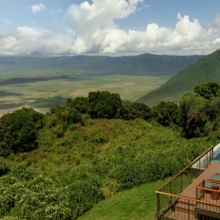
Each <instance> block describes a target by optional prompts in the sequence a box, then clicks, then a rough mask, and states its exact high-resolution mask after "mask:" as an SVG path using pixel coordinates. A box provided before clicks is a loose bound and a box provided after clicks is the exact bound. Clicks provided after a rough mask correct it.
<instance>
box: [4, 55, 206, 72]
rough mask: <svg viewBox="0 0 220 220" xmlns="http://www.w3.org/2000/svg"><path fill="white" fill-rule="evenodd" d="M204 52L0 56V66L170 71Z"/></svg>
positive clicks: (6, 68)
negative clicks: (186, 53) (191, 53)
mask: <svg viewBox="0 0 220 220" xmlns="http://www.w3.org/2000/svg"><path fill="white" fill-rule="evenodd" d="M203 57H204V56H196V55H195V56H169V55H152V54H142V55H138V56H123V57H108V56H84V55H81V56H62V57H0V70H2V71H7V70H11V69H32V70H34V69H78V70H96V71H97V73H101V74H121V75H154V76H155V75H170V74H171V75H173V74H175V73H176V72H178V71H180V70H182V69H184V68H185V67H187V66H189V65H191V64H193V63H195V62H197V61H198V60H200V59H202V58H203Z"/></svg>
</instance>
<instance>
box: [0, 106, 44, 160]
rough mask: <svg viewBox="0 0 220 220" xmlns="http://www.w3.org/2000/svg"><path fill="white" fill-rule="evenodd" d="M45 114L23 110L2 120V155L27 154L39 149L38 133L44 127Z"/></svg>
mask: <svg viewBox="0 0 220 220" xmlns="http://www.w3.org/2000/svg"><path fill="white" fill-rule="evenodd" d="M43 118H44V117H43V114H41V113H39V112H36V111H34V110H33V109H30V108H22V109H20V110H16V111H14V112H13V113H8V114H5V115H3V116H2V117H1V118H0V155H1V156H8V155H9V154H10V153H11V152H14V153H17V152H25V151H30V150H33V149H35V148H36V147H37V145H38V144H37V133H38V130H39V129H40V128H42V127H43V125H44V123H43Z"/></svg>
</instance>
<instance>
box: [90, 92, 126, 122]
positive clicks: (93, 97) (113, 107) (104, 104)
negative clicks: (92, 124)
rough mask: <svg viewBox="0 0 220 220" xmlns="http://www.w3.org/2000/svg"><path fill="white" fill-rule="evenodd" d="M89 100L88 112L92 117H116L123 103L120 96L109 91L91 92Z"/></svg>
mask: <svg viewBox="0 0 220 220" xmlns="http://www.w3.org/2000/svg"><path fill="white" fill-rule="evenodd" d="M88 101H89V107H88V113H89V114H90V116H91V117H92V118H108V119H112V118H115V115H116V112H117V109H118V108H120V107H121V105H122V103H121V98H120V96H119V95H118V94H117V93H110V92H108V91H103V92H100V91H97V92H90V93H89V95H88Z"/></svg>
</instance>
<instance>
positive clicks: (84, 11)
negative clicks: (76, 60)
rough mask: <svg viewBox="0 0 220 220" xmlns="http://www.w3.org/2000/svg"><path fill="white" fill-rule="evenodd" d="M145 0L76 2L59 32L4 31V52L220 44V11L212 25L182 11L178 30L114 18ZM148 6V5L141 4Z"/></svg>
mask: <svg viewBox="0 0 220 220" xmlns="http://www.w3.org/2000/svg"><path fill="white" fill-rule="evenodd" d="M141 2H143V1H142V0H130V1H126V0H93V1H92V3H89V2H84V3H82V4H80V5H75V4H73V5H71V6H70V7H69V8H68V9H67V11H66V14H65V18H66V20H67V21H68V25H69V26H68V27H67V29H66V31H65V32H64V33H62V34H60V35H57V34H54V33H52V32H50V31H48V30H44V29H40V28H36V27H28V26H22V27H18V28H17V31H16V33H15V34H14V35H8V36H7V35H6V34H5V33H4V34H3V33H1V34H0V54H1V55H4V54H10V55H18V54H23V55H24V54H36V53H38V54H45V55H53V54H66V55H68V54H69V55H75V54H81V53H97V54H118V55H120V54H129V53H135V54H137V53H145V52H148V53H156V54H173V55H188V54H208V53H211V52H213V51H215V50H217V49H219V48H220V29H219V27H220V15H219V16H217V17H216V20H215V21H214V22H213V25H210V26H208V27H203V26H202V25H201V24H200V23H199V20H196V19H195V20H190V17H189V16H188V15H184V16H181V14H180V13H178V15H177V21H176V25H175V27H174V28H173V29H171V28H167V27H161V26H159V25H158V24H156V23H150V24H147V23H146V28H145V30H144V31H137V30H133V29H130V30H128V31H125V30H122V29H120V28H119V27H118V26H117V24H116V23H115V19H124V18H126V17H128V16H129V15H131V14H132V13H135V12H138V10H139V9H138V7H139V3H141ZM141 6H143V5H141Z"/></svg>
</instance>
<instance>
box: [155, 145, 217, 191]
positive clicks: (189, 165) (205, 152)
mask: <svg viewBox="0 0 220 220" xmlns="http://www.w3.org/2000/svg"><path fill="white" fill-rule="evenodd" d="M213 148H214V146H211V147H210V148H209V149H207V150H206V151H204V152H203V153H202V154H201V155H200V156H199V157H197V158H196V159H195V160H193V161H192V162H191V163H190V164H188V165H187V166H186V167H185V168H184V169H182V170H181V171H180V172H179V173H177V174H176V175H175V176H174V177H172V178H171V179H170V180H169V181H168V182H166V183H165V184H163V185H162V186H161V187H160V188H159V189H157V190H156V191H155V192H156V193H157V192H158V191H160V190H161V189H162V188H164V187H165V186H167V185H168V184H169V183H170V182H172V181H173V180H174V179H176V178H177V177H178V176H179V175H180V174H181V173H183V172H184V171H185V170H187V169H188V168H189V167H191V166H192V165H193V164H194V163H195V162H197V161H198V160H199V159H201V158H202V157H203V156H204V155H205V154H207V153H208V152H209V151H211V150H212V149H213Z"/></svg>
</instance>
